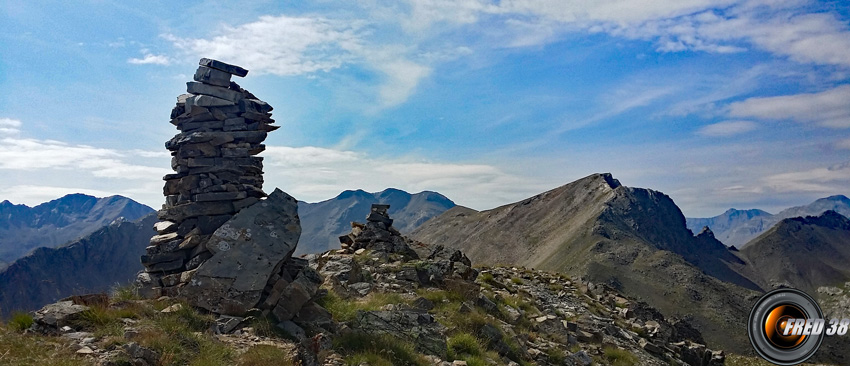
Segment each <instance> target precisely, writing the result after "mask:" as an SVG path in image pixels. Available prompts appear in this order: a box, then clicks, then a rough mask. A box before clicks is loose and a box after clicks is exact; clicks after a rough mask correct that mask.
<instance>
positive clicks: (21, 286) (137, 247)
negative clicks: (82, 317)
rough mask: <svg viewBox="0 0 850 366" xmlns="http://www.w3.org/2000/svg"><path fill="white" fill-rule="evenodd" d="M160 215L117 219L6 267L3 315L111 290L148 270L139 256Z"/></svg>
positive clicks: (1, 280)
mask: <svg viewBox="0 0 850 366" xmlns="http://www.w3.org/2000/svg"><path fill="white" fill-rule="evenodd" d="M156 221H157V220H156V215H155V214H153V213H151V214H149V215H147V216H145V217H144V218H142V219H140V220H138V221H135V222H130V221H127V220H124V219H118V220H113V221H112V223H110V224H108V225H106V226H102V227H100V228H99V229H97V230H95V231H94V232H93V233H91V234H89V235H87V236H86V237H84V238H82V239H79V240H77V241H74V242H71V243H68V244H67V245H64V246H62V247H59V248H44V247H42V248H38V249H35V250H34V251H33V252H32V253H30V254H29V255H27V256H25V257H23V258H20V259H18V260H17V261H15V262H14V263H12V264H11V265H9V266H8V267H7V268H5V269H3V270H0V315H2V316H4V317H6V316H8V315H10V314H11V312H12V311H16V310H22V311H30V310H35V309H38V308H40V307H41V306H43V305H45V304H48V303H51V302H54V301H56V300H59V299H61V298H64V297H67V296H70V295H75V294H77V295H79V294H85V293H95V292H105V291H108V290H109V289H110V288H112V287H113V286H115V285H119V284H126V283H128V282H130V281H132V280H133V279H134V278H135V275H136V273H138V272H139V271H140V270H142V264H141V261H140V260H139V258H140V257H141V255H142V254H144V253H145V247H146V246H147V245H148V242H149V241H150V238H151V235H153V234H154V231H153V224H154V223H155V222H156Z"/></svg>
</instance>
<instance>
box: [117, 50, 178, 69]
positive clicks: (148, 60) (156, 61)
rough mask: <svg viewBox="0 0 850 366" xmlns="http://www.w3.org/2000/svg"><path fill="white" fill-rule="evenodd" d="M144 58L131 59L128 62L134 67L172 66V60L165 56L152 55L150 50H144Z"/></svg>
mask: <svg viewBox="0 0 850 366" xmlns="http://www.w3.org/2000/svg"><path fill="white" fill-rule="evenodd" d="M142 54H143V55H144V56H142V58H130V59H128V60H127V62H128V63H131V64H133V65H169V64H171V59H170V58H169V57H168V56H165V55H154V54H152V53H150V51H148V50H142Z"/></svg>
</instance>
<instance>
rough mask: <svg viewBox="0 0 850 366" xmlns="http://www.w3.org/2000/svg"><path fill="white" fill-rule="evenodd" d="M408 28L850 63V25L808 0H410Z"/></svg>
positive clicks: (535, 41) (527, 42)
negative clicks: (484, 27) (604, 36)
mask: <svg viewBox="0 0 850 366" xmlns="http://www.w3.org/2000/svg"><path fill="white" fill-rule="evenodd" d="M409 3H410V4H411V10H410V13H409V14H404V15H403V16H401V18H402V19H403V20H402V24H405V25H411V24H412V25H413V26H408V27H407V28H409V29H412V31H413V32H417V33H418V32H422V30H423V29H425V28H427V27H428V26H431V25H433V24H443V23H448V24H454V25H460V26H463V25H468V24H473V23H484V21H483V20H482V19H488V20H490V21H491V23H490V24H489V26H490V27H493V28H496V29H497V30H502V31H504V30H509V31H510V32H512V37H513V39H509V40H508V41H507V42H506V43H507V44H510V45H514V46H534V45H539V44H545V43H549V42H551V41H554V40H556V39H557V37H555V36H554V35H557V34H558V33H563V32H570V31H577V30H586V31H590V32H606V33H609V34H611V35H614V36H618V37H625V38H630V39H646V40H654V41H655V42H656V43H657V51H659V52H681V51H688V50H695V51H704V52H712V53H734V52H743V51H746V50H747V47H746V46H747V45H751V46H754V47H756V48H759V49H762V50H765V51H768V52H771V53H774V54H777V55H782V56H787V57H789V58H791V59H793V60H795V61H798V62H805V63H808V62H812V63H818V64H831V65H843V66H850V30H848V27H847V25H846V24H845V22H843V21H842V20H841V19H839V17H838V15H837V14H835V13H834V12H812V10H811V9H810V8H807V7H808V6H809V5H810V4H807V3H806V2H804V1H796V0H793V1H781V2H780V1H773V2H765V1H762V0H722V1H713V0H661V1H651V2H647V1H643V0H578V1H569V2H565V1H562V0H535V1H524V0H506V1H502V2H500V3H498V4H493V3H491V2H488V1H483V0H464V1H441V0H409Z"/></svg>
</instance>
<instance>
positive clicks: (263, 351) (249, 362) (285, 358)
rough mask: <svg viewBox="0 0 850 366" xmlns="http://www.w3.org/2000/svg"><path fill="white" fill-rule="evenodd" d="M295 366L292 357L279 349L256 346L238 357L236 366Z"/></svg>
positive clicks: (268, 346)
mask: <svg viewBox="0 0 850 366" xmlns="http://www.w3.org/2000/svg"><path fill="white" fill-rule="evenodd" d="M266 365H277V366H295V365H297V363H296V361H295V360H293V359H292V355H291V354H290V353H289V352H288V351H286V350H284V349H281V348H278V347H275V346H270V345H262V344H261V345H256V346H252V347H251V348H249V349H248V350H247V351H245V353H243V354H242V355H241V356H239V359H238V360H237V362H236V366H266Z"/></svg>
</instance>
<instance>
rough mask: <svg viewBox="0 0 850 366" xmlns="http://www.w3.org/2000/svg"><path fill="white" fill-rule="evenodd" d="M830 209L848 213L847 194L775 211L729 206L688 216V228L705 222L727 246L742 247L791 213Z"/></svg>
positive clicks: (800, 214)
mask: <svg viewBox="0 0 850 366" xmlns="http://www.w3.org/2000/svg"><path fill="white" fill-rule="evenodd" d="M828 210H832V211H835V212H837V213H839V214H841V215H844V216H850V198H847V197H846V196H843V195H838V196H831V197H826V198H821V199H819V200H816V201H814V202H812V203H810V204H808V205H804V206H797V207H791V208H789V209H786V210H783V211H781V212H779V213H778V214H776V215H772V214H770V213H768V212H766V211H762V210H757V209H753V210H736V209H729V210H727V211H726V212H724V213H723V214H721V215H718V216H714V217H708V218H688V219H687V221H688V228H689V229H691V231H693V232H695V233H698V232H700V230H702V228H703V227H705V226H708V227H709V228H711V231H713V232H714V235H715V236H717V239H718V240H720V241H721V242H723V244H726V245H728V246H733V245H734V246H735V247H737V248H739V249H740V248H741V247H743V246H744V245H746V244H747V243H748V242H749V241H751V240H753V239H755V238H756V237H757V236H759V235H761V233H763V232H765V231H767V230H769V229H770V228H771V227H773V226H774V225H776V224H777V223H779V222H780V221H782V220H784V219H787V218H791V217H805V216H819V215H820V214H822V213H824V212H825V211H828Z"/></svg>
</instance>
